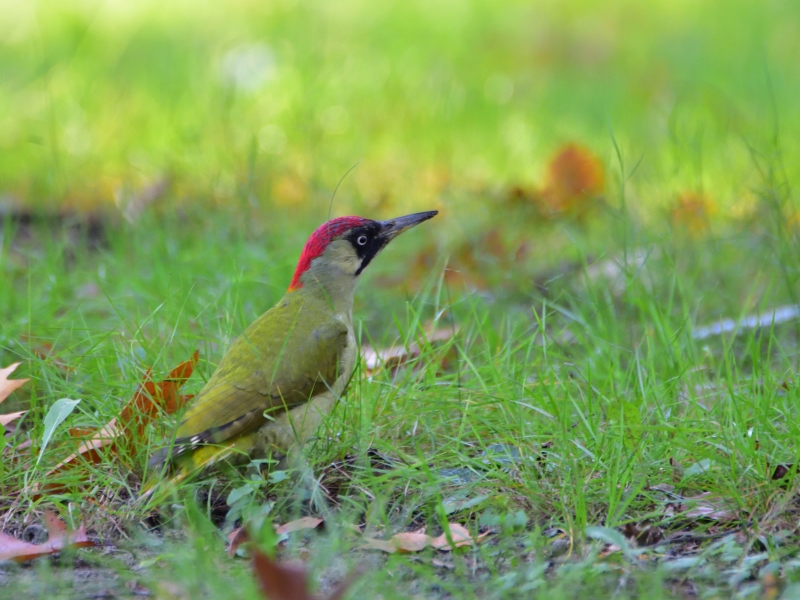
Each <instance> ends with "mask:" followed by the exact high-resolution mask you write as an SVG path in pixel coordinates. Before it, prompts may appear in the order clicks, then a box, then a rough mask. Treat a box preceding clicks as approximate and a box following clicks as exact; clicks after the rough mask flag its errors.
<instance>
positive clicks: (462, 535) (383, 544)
mask: <svg viewBox="0 0 800 600" xmlns="http://www.w3.org/2000/svg"><path fill="white" fill-rule="evenodd" d="M447 525H448V527H449V528H450V538H451V540H452V544H451V543H450V541H449V540H448V539H447V535H446V534H445V533H442V534H441V535H439V536H436V537H435V538H434V537H431V536H429V535H426V534H425V533H424V530H420V531H418V532H404V533H398V534H395V535H393V536H392V537H391V538H390V539H388V540H378V539H375V538H369V537H365V538H363V540H364V545H362V546H361V548H362V549H363V550H380V551H382V552H387V553H389V554H394V553H395V552H400V553H401V554H402V553H405V552H420V551H421V550H424V549H425V548H427V547H428V546H431V547H432V548H434V549H436V550H443V551H449V550H452V549H454V548H460V547H461V546H471V545H472V544H477V543H480V542H481V541H482V540H483V539H484V538H486V536H488V535H489V532H488V531H487V532H486V533H482V534H481V535H479V536H478V537H476V538H473V537H472V535H471V534H470V532H469V531H468V530H467V528H466V527H464V526H463V525H459V524H458V523H448V524H447Z"/></svg>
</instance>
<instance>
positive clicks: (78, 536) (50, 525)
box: [0, 511, 94, 562]
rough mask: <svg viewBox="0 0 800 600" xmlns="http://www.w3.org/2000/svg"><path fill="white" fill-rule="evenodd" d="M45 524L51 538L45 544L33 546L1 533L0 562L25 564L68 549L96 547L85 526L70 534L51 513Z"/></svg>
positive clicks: (47, 516)
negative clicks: (11, 561)
mask: <svg viewBox="0 0 800 600" xmlns="http://www.w3.org/2000/svg"><path fill="white" fill-rule="evenodd" d="M44 523H45V527H46V528H47V532H48V533H49V534H50V536H49V537H48V539H47V541H46V542H45V543H43V544H31V543H29V542H25V541H23V540H18V539H17V538H15V537H13V536H10V535H7V534H5V533H0V561H6V560H13V561H16V562H24V561H26V560H31V559H33V558H38V557H39V556H46V555H48V554H55V553H57V552H61V551H62V550H63V549H64V548H67V547H72V548H87V547H90V546H94V542H92V541H90V540H89V538H88V537H86V530H85V528H84V526H83V525H81V526H80V527H79V528H78V530H77V531H73V532H69V531H67V526H66V525H65V524H64V522H63V521H61V520H60V519H59V518H58V517H57V516H56V515H55V514H54V513H52V512H50V511H45V513H44Z"/></svg>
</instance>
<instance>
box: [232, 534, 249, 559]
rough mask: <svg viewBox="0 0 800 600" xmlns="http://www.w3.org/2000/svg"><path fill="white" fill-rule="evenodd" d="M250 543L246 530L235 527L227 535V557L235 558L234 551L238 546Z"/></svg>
mask: <svg viewBox="0 0 800 600" xmlns="http://www.w3.org/2000/svg"><path fill="white" fill-rule="evenodd" d="M249 541H250V536H248V535H247V529H245V528H244V527H237V528H236V529H234V530H233V531H231V532H230V533H229V534H228V543H229V546H228V556H229V557H231V558H233V557H234V556H236V551H237V550H238V549H239V546H241V545H242V544H246V543H248V542H249Z"/></svg>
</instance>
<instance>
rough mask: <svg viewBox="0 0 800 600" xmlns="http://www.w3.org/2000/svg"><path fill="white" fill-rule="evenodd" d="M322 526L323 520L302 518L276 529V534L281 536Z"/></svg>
mask: <svg viewBox="0 0 800 600" xmlns="http://www.w3.org/2000/svg"><path fill="white" fill-rule="evenodd" d="M321 524H322V519H317V518H315V517H302V518H300V519H295V520H294V521H289V522H288V523H284V524H283V525H281V526H280V527H277V528H276V529H275V533H277V534H278V535H281V534H284V533H294V532H295V531H303V530H305V529H316V528H317V527H319V526H320V525H321Z"/></svg>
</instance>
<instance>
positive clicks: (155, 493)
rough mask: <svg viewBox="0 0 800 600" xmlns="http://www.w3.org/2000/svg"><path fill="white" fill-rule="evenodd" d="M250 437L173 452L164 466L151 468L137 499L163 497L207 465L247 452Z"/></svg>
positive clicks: (161, 498)
mask: <svg viewBox="0 0 800 600" xmlns="http://www.w3.org/2000/svg"><path fill="white" fill-rule="evenodd" d="M249 438H250V436H239V437H238V438H237V439H236V440H232V441H230V442H228V443H226V444H223V445H219V444H213V445H212V444H208V445H205V446H199V447H197V448H195V449H193V450H191V451H189V452H184V453H181V454H179V455H178V456H173V457H172V458H171V459H170V460H169V462H168V463H163V465H164V466H162V467H161V468H157V469H154V470H153V471H152V472H151V475H150V477H148V478H147V479H146V480H145V482H144V484H142V487H141V488H140V490H139V500H140V501H145V500H148V499H150V498H152V499H153V500H155V501H156V502H158V501H160V500H163V499H164V498H166V496H167V495H168V494H169V493H170V492H171V491H172V490H174V489H175V488H177V487H178V486H179V485H180V484H181V483H184V482H186V481H190V480H191V479H193V478H194V477H195V476H197V475H199V474H200V473H202V472H203V471H205V470H206V469H208V468H210V467H212V466H214V465H217V464H220V463H222V462H226V461H230V460H232V459H234V458H235V457H238V456H242V455H243V454H244V455H247V451H248V449H249V448H250V447H251V446H252V440H250V439H249Z"/></svg>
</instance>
